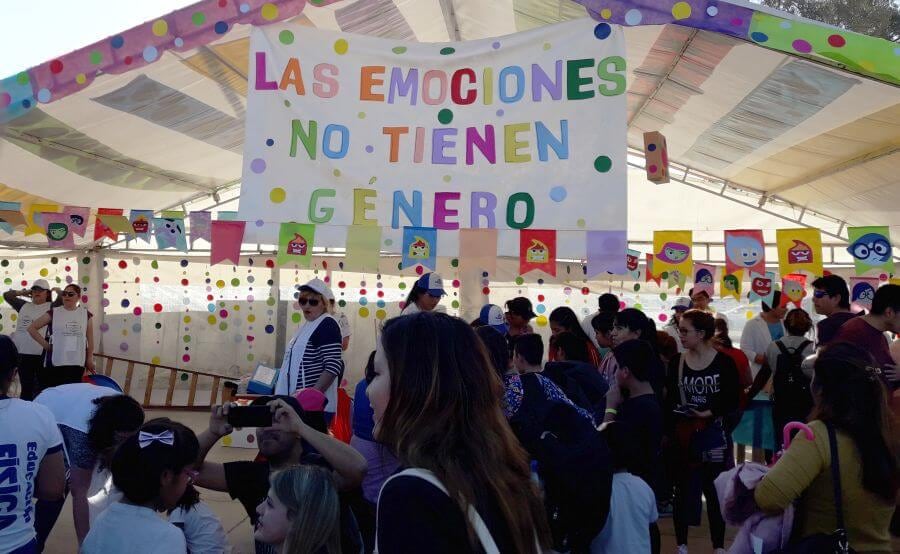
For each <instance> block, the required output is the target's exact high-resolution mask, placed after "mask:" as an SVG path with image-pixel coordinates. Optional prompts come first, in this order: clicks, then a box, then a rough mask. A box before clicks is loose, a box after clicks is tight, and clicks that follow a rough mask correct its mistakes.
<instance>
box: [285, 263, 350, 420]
mask: <svg viewBox="0 0 900 554" xmlns="http://www.w3.org/2000/svg"><path fill="white" fill-rule="evenodd" d="M327 290H328V285H326V284H325V283H324V282H323V281H322V280H320V279H313V280H312V281H310V282H309V283H307V284H305V285H303V286H302V287H300V297H299V299H298V303H299V304H300V309H301V310H302V311H303V317H304V318H305V319H306V322H305V323H304V324H303V325H301V326H300V329H298V330H297V334H296V335H294V338H293V339H291V342H290V343H289V344H288V348H287V352H285V355H284V361H283V362H282V365H281V370H280V371H279V373H278V381H277V383H276V385H275V394H291V395H292V394H294V393H295V392H296V391H298V390H302V389H307V388H315V389H317V390H319V391H320V392H322V393H324V394H325V396H326V397H327V398H328V403H327V404H326V405H325V412H326V413H328V414H334V412H335V409H336V408H337V387H338V384H339V383H340V378H341V375H342V374H343V372H344V362H343V360H342V359H341V329H340V326H339V325H338V322H337V321H336V320H335V319H334V318H333V317H332V316H331V315H329V314H328V313H327V306H328V304H327V301H326V297H327Z"/></svg>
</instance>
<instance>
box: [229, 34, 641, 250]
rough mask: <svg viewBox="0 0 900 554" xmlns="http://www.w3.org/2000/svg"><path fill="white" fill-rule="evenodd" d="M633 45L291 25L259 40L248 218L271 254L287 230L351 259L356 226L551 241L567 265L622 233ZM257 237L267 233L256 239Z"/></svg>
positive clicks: (506, 244)
mask: <svg viewBox="0 0 900 554" xmlns="http://www.w3.org/2000/svg"><path fill="white" fill-rule="evenodd" d="M624 52H625V36H624V33H623V31H622V29H621V28H620V27H618V26H615V25H612V26H611V25H607V24H605V23H600V24H597V23H596V22H595V21H592V20H590V19H582V20H576V21H569V22H565V23H560V24H557V25H551V26H546V27H541V28H538V29H534V30H532V31H527V32H523V33H517V34H515V35H510V36H506V37H500V38H495V39H485V40H477V41H470V42H459V43H441V44H422V43H407V42H398V41H393V40H385V39H380V38H373V37H368V36H358V35H350V34H344V33H332V32H324V31H319V30H315V29H311V28H309V27H304V26H299V25H292V24H279V25H268V26H266V27H257V28H254V29H253V31H252V35H251V41H250V70H249V94H248V107H247V122H246V130H247V134H246V142H245V145H244V172H243V183H242V187H241V198H240V211H239V218H240V219H244V220H247V221H248V222H249V223H248V225H247V233H248V238H246V239H245V241H246V242H250V241H251V240H259V241H263V242H275V241H274V240H273V239H274V237H276V236H277V227H278V224H279V223H280V222H287V221H296V222H300V223H313V224H316V225H317V228H316V233H315V246H330V247H343V246H344V241H345V238H346V235H347V226H349V225H377V226H380V227H382V228H383V233H382V244H383V248H382V249H383V250H388V251H398V250H399V246H400V241H401V236H402V231H403V229H402V228H403V227H404V226H415V227H435V228H437V229H438V241H437V244H438V249H437V250H438V255H440V256H452V255H456V253H457V250H458V233H457V232H456V231H455V230H457V229H459V228H496V229H498V230H499V238H498V250H499V254H501V255H511V256H517V255H518V254H519V244H518V240H519V238H518V237H519V232H518V230H519V229H521V228H532V229H555V230H557V231H558V232H559V233H558V252H557V256H558V257H572V258H584V257H585V231H588V230H624V229H625V228H626V224H627V210H626V200H627V192H626V179H627V177H626V174H627V171H626V122H625V119H626V103H625V88H626V84H625V74H626V71H625V57H624ZM254 234H255V235H254Z"/></svg>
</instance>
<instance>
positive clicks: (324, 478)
mask: <svg viewBox="0 0 900 554" xmlns="http://www.w3.org/2000/svg"><path fill="white" fill-rule="evenodd" d="M270 483H271V487H272V492H273V493H274V494H275V496H276V497H277V498H278V500H279V501H280V502H281V503H282V504H284V505H285V507H286V508H287V509H288V515H289V517H290V521H291V527H290V529H288V533H287V537H286V538H285V539H284V545H283V547H282V552H284V553H285V554H319V553H321V552H324V553H326V554H340V552H341V532H340V531H341V526H340V501H339V500H338V493H337V490H336V489H335V487H334V481H333V480H332V477H331V473H330V472H329V471H328V470H326V469H325V468H321V467H318V466H310V465H303V466H294V467H291V468H289V469H285V470H283V471H279V472H278V473H275V474H274V475H272V477H271V478H270Z"/></svg>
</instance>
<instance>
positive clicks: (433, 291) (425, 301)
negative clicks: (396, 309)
mask: <svg viewBox="0 0 900 554" xmlns="http://www.w3.org/2000/svg"><path fill="white" fill-rule="evenodd" d="M446 294H447V293H446V292H444V280H443V279H441V276H440V275H438V274H437V273H426V274H425V275H422V276H421V277H419V279H418V280H417V281H416V283H415V284H414V285H413V288H412V290H411V291H409V295H407V297H406V302H405V305H404V306H403V311H401V312H400V315H410V314H416V313H419V312H430V311H433V310H434V309H435V308H436V307H437V305H438V302H440V301H441V297H442V296H445V295H446Z"/></svg>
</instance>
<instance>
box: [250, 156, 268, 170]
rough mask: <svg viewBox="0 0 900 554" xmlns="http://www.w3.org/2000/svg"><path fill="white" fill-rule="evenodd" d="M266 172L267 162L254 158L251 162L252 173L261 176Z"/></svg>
mask: <svg viewBox="0 0 900 554" xmlns="http://www.w3.org/2000/svg"><path fill="white" fill-rule="evenodd" d="M265 170H266V160H264V159H262V158H254V159H253V161H251V162H250V171H252V172H253V173H256V174H260V173H262V172H264V171H265Z"/></svg>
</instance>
